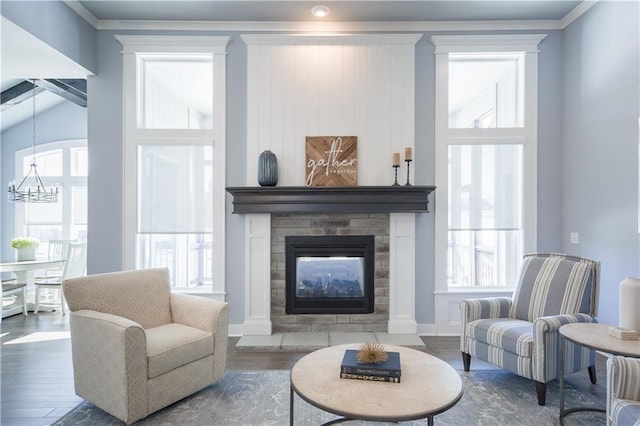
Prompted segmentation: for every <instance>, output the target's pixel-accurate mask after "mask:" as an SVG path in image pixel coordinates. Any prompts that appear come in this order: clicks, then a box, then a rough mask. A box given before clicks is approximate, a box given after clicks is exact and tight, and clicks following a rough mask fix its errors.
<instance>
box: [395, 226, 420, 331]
mask: <svg viewBox="0 0 640 426" xmlns="http://www.w3.org/2000/svg"><path fill="white" fill-rule="evenodd" d="M415 220H416V216H415V213H391V214H389V325H388V331H389V333H390V334H416V333H417V332H418V324H417V323H416V288H415V285H416V273H415V271H416V268H415V259H416V253H415V250H416V239H415V235H416V232H415V228H416V223H415Z"/></svg>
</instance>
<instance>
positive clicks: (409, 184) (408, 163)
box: [404, 160, 412, 186]
mask: <svg viewBox="0 0 640 426" xmlns="http://www.w3.org/2000/svg"><path fill="white" fill-rule="evenodd" d="M404 161H406V162H407V183H405V184H404V186H412V185H411V183H409V167H410V166H411V160H404Z"/></svg>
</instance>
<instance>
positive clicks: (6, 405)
mask: <svg viewBox="0 0 640 426" xmlns="http://www.w3.org/2000/svg"><path fill="white" fill-rule="evenodd" d="M0 330H1V336H2V341H1V343H2V346H1V349H0V353H1V358H0V362H1V364H2V371H1V399H0V404H1V407H2V409H1V413H0V424H1V425H2V426H42V425H50V424H51V423H53V422H54V421H55V420H57V419H59V418H60V417H62V416H63V415H64V414H65V413H67V412H68V411H69V410H71V409H72V408H74V407H75V406H77V405H78V404H79V403H81V402H82V399H81V398H79V397H77V396H76V395H75V393H74V390H73V368H72V365H71V342H70V340H69V334H68V331H69V317H68V315H66V316H63V315H62V314H61V313H58V312H41V313H40V314H38V315H33V314H32V313H29V316H28V317H23V316H22V315H14V316H11V317H8V318H4V319H2V323H1V324H0ZM423 340H425V343H426V344H427V349H426V351H427V352H429V353H431V354H433V355H436V356H438V357H440V358H442V359H445V360H450V361H452V362H459V361H458V360H459V358H460V352H459V349H458V338H456V337H425V338H423ZM237 341H238V337H230V338H229V351H228V357H227V369H229V370H288V369H290V368H291V367H292V366H293V365H294V364H295V363H296V361H297V360H299V359H300V358H301V357H303V356H304V355H305V354H306V353H307V352H268V353H267V352H259V353H258V352H246V351H236V350H235V343H236V342H237Z"/></svg>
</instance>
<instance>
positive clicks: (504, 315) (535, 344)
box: [460, 254, 600, 405]
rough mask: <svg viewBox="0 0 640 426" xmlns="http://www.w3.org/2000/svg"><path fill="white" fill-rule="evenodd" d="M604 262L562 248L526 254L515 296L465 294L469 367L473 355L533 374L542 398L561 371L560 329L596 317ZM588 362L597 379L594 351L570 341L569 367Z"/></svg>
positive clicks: (463, 339)
mask: <svg viewBox="0 0 640 426" xmlns="http://www.w3.org/2000/svg"><path fill="white" fill-rule="evenodd" d="M599 271H600V264H599V263H598V262H596V261H593V260H589V259H584V258H580V257H574V256H568V255H562V254H532V255H526V256H524V258H523V261H522V268H521V270H520V276H519V278H518V282H517V283H516V287H515V289H514V293H513V297H511V298H509V297H498V298H484V299H469V300H463V301H462V302H461V304H460V309H461V311H462V312H461V313H462V331H461V334H460V350H461V351H462V360H463V364H464V370H465V371H469V367H470V363H471V357H476V358H479V359H481V360H483V361H487V362H490V363H492V364H494V365H497V366H498V367H501V368H504V369H506V370H509V371H511V372H512V373H515V374H517V375H519V376H523V377H526V378H528V379H532V380H534V382H535V385H536V392H537V396H538V404H540V405H545V402H546V387H547V383H548V382H550V381H552V380H554V379H555V378H557V377H558V373H559V365H558V361H557V360H558V345H559V335H558V329H559V328H560V327H561V326H562V325H564V324H568V323H575V322H596V318H595V316H596V312H597V300H598V286H599ZM584 368H588V369H589V378H590V379H591V382H592V383H595V382H596V372H595V351H593V350H590V349H586V348H583V347H582V346H579V345H576V344H574V343H572V342H566V346H565V365H564V371H565V373H567V374H569V373H573V372H575V371H578V370H581V369H584Z"/></svg>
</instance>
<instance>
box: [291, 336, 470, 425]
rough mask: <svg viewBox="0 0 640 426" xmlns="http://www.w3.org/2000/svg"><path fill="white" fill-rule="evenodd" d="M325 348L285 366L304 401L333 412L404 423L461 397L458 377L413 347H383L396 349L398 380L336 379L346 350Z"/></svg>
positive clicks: (358, 345)
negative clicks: (399, 370) (398, 381)
mask: <svg viewBox="0 0 640 426" xmlns="http://www.w3.org/2000/svg"><path fill="white" fill-rule="evenodd" d="M360 346H361V345H360V344H352V345H340V346H331V347H328V348H324V349H320V350H317V351H315V352H312V353H310V354H308V355H306V356H304V357H303V358H301V359H300V360H299V361H298V362H297V363H296V364H295V365H294V366H293V368H292V369H291V386H292V388H293V389H294V390H295V392H296V393H297V394H298V395H299V396H300V397H301V398H302V399H304V400H305V401H307V402H309V403H310V404H312V405H314V406H316V407H318V408H320V409H322V410H324V411H328V412H330V413H333V414H337V415H339V416H344V417H348V418H351V419H359V420H372V421H394V422H397V421H407V420H415V419H421V418H425V417H428V416H432V415H435V414H438V413H441V412H443V411H445V410H447V409H449V408H451V407H452V406H454V405H455V404H456V403H457V402H458V401H459V400H460V398H461V397H462V393H463V387H462V379H461V378H460V375H459V374H458V372H456V370H454V369H453V368H452V367H451V366H450V365H449V364H447V363H446V362H444V361H442V360H440V359H438V358H436V357H434V356H431V355H429V354H426V353H424V352H420V351H417V350H414V349H409V348H405V347H401V346H394V345H384V347H385V349H386V350H387V351H388V352H399V353H400V366H401V370H402V377H401V382H400V383H388V382H377V381H376V382H372V381H367V380H357V379H341V378H340V365H341V363H342V358H343V356H344V353H345V350H346V349H358V348H359V347H360Z"/></svg>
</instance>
